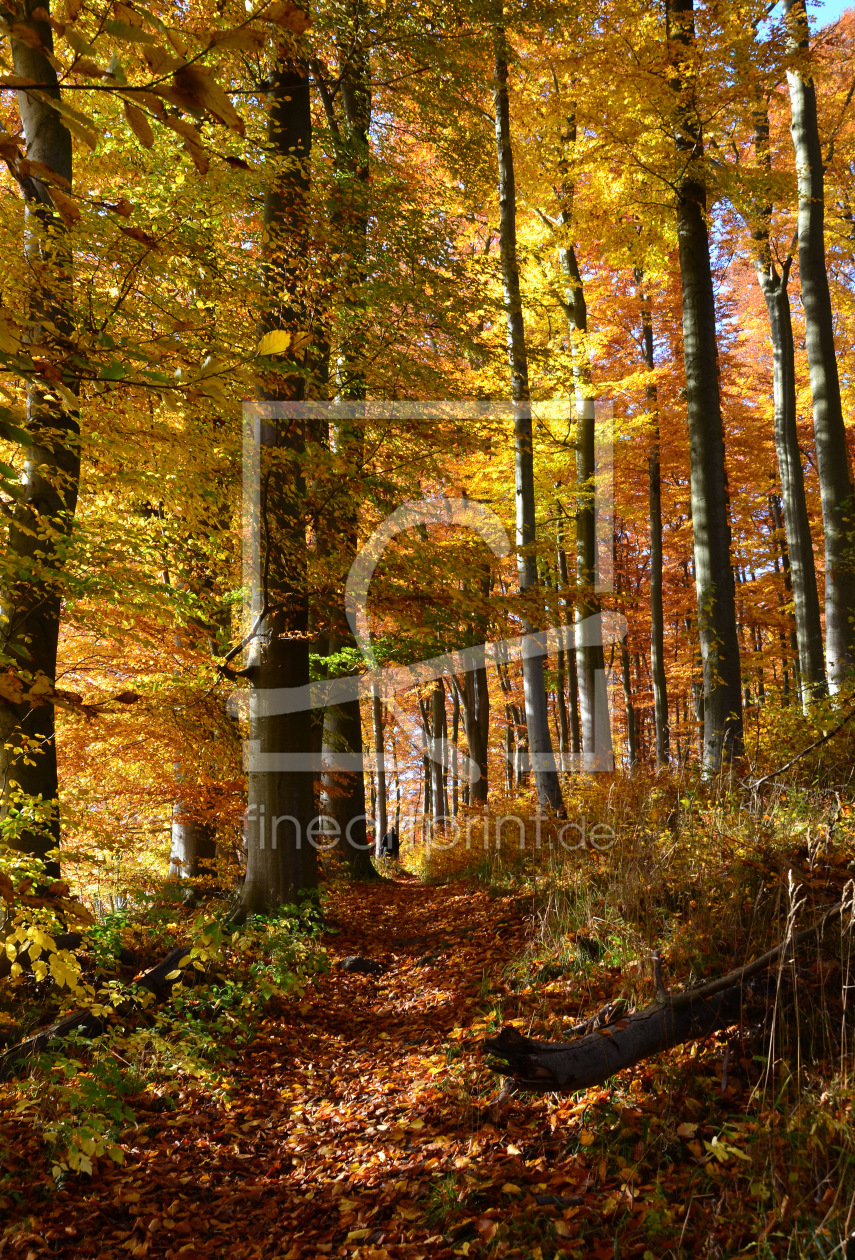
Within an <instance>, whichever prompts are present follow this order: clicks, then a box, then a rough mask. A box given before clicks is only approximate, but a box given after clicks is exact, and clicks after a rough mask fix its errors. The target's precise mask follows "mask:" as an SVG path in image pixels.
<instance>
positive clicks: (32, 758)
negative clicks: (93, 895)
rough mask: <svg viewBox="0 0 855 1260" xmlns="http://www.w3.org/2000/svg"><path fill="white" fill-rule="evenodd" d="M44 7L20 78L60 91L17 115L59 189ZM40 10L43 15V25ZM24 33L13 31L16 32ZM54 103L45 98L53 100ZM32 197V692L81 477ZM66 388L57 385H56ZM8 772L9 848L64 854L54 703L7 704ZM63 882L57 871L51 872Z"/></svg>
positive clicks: (28, 8)
mask: <svg viewBox="0 0 855 1260" xmlns="http://www.w3.org/2000/svg"><path fill="white" fill-rule="evenodd" d="M47 9H48V4H47V2H46V0H44V2H43V0H24V2H23V4H22V12H21V15H20V17H18V18H16V21H17V22H18V23H19V26H20V29H21V30H22V31H23V30H30V31H32V32H33V33H34V35H35V36H36V37H37V42H38V41H40V43H41V45H42V46H43V47H44V49H45V50H46V52H43V51H41V50H40V48H38V47H37V48H32V47H30V45H29V44H28V43H26V42H24V41H23V40H20V39H17V38H15V35H14V33H13V36H12V41H11V42H12V59H13V63H14V70H15V74H17V75H20V76H21V77H22V78H26V79H30V80H33V81H35V82H36V83H44V84H48V85H50V86H48V87H45V88H42V89H41V90H40V92H39V95H38V96H36V95H35V94H32V93H27V92H26V91H24V90H19V92H18V109H19V111H20V115H21V125H22V129H23V133H24V138H25V140H26V145H27V160H28V161H29V162H32V163H44V165H45V166H47V167H49V168H50V169H51V171H53V172H55V173H56V175H57V177H58V180H66V181H68V185H69V186H70V184H71V176H72V150H71V136H70V135H69V133H68V131H67V129H66V127H65V125H64V123H63V122H62V120H61V118H60V115H59V114H58V113H57V112H56V111H55V110H54V109H52V108H51V106H50V105H49V104H48V103H47V102H48V100H57V101H58V100H59V99H60V89H59V87H58V86H57V76H56V71H55V69H54V67H53V65H52V64H51V62H50V60H49V57H48V54H52V52H53V33H52V31H51V28H50V26H49V24H48V22H47V20H46V19H47ZM36 13H38V15H39V16H37V17H36V16H33V15H34V14H36ZM15 29H16V28H13V31H14V30H15ZM45 98H47V99H45ZM19 182H20V185H21V189H22V192H23V194H24V198H25V208H24V255H25V263H26V271H27V275H28V276H29V292H28V295H27V312H26V319H27V323H28V332H27V339H28V340H29V341H30V342H32V343H33V344H34V345H38V347H39V351H38V353H39V354H40V355H41V356H42V357H43V358H45V357H46V358H48V359H50V366H51V369H52V371H54V372H59V373H60V374H61V379H62V382H63V385H64V390H65V396H63V397H62V398H60V397H58V392H57V389H56V385H55V384H53V383H52V381H51V380H47V379H46V378H45V381H41V380H38V379H37V380H33V381H31V383H30V384H29V385H28V387H27V418H26V430H27V432H28V434H29V436H30V439H31V443H32V444H31V445H29V446H27V450H26V458H25V461H24V473H25V476H24V479H23V480H24V485H23V490H22V495H21V498H20V499H19V501H18V504H17V506H16V508H15V511H14V516H13V519H12V521H11V522H10V525H9V537H8V543H7V551H6V556H7V571H8V572H9V573H10V578H9V579H8V582H7V585H6V587H5V589H4V590H3V591H2V594H0V607H2V617H3V620H2V633H0V654H2V658H3V663H4V664H5V667H6V668H8V669H10V670H11V671H12V672H13V673H14V674H15V675H16V676H17V677H18V678H19V679H20V680H21V681H22V682H23V683H24V690H25V691H29V689H30V685H31V683H32V682H33V680H34V679H36V678H37V677H39V676H40V675H44V676H45V677H46V678H48V679H49V680H50V682H51V684H53V683H54V680H55V679H56V656H57V643H58V639H59V620H60V613H61V601H62V587H61V572H62V566H63V558H64V553H65V550H66V540H67V539H68V537H69V535H70V533H71V529H72V524H73V521H74V513H75V509H76V506H77V493H78V485H79V479H80V449H79V423H78V416H77V410H76V407H75V406H74V405H73V402H72V401H71V400H70V399H69V398H68V397H67V395H68V393H69V391H70V392H71V394H72V395H75V394H76V393H77V389H78V382H77V377H76V369H75V368H73V366H72V365H71V363H70V355H71V353H72V334H73V298H72V269H73V256H72V251H71V247H70V244H69V241H68V235H67V231H66V228H65V225H64V223H63V221H62V218H61V216H60V215H59V214H58V213H57V211H56V210H55V209H54V206H53V202H52V201H51V197H50V192H49V190H48V188H47V187H46V186H45V185H44V184H43V183H42V182H41V180H39V179H38V178H36V177H30V176H21V177H20V180H19ZM55 379H56V378H55ZM0 774H2V785H3V788H2V791H3V797H2V805H0V811H2V815H3V816H4V817H5V816H6V815H7V814H8V812H9V810H10V808H13V809H15V808H18V807H20V809H21V813H22V816H23V817H24V818H26V817H27V815H28V814H31V815H32V816H33V817H34V822H33V824H32V825H30V826H25V827H23V829H22V830H20V831H17V830H16V831H15V832H14V833H13V835H11V836H10V839H9V843H10V844H11V846H12V847H13V848H15V849H17V850H19V851H20V852H23V853H31V854H33V855H34V856H36V857H40V858H42V859H44V858H45V857H46V855H47V854H48V853H49V852H50V851H51V850H54V849H56V848H57V847H58V846H59V837H60V825H59V800H58V795H59V784H58V779H57V766H56V736H55V718H54V707H53V705H52V704H46V703H42V704H38V703H35V704H30V703H28V702H27V701H26V700H24V701H22V702H21V703H19V704H10V703H8V702H6V701H4V702H2V703H0ZM46 870H47V873H48V874H50V875H58V874H59V863H58V862H57V861H51V862H47V863H46Z"/></svg>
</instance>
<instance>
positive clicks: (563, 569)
mask: <svg viewBox="0 0 855 1260" xmlns="http://www.w3.org/2000/svg"><path fill="white" fill-rule="evenodd" d="M556 531H557V534H556V540H557V543H558V547H557V551H558V576H559V579H560V582H561V597H562V600H563V607H564V623H565V625H566V624H569V621H568V614H570V615H572V608H573V603H572V601H571V599H570V574H569V570H568V567H567V551H566V550H565V547H564V521H563V516H562V513H561V512H560V510H559V513H558V519H557V523H556ZM564 662H565V665H566V667H567V691H568V694H569V697H570V715H569V718H570V752H571V753H572V754H573V756H574V757H578V756H579V754H580V753H581V751H582V731H581V725H580V722H579V685H578V675H577V669H576V648H575V643H573V642H572V641H571V643H570V645H569V647H568V648H567V651H566V652H565V654H564Z"/></svg>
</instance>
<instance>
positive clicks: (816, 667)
mask: <svg viewBox="0 0 855 1260" xmlns="http://www.w3.org/2000/svg"><path fill="white" fill-rule="evenodd" d="M754 144H755V151H756V154H757V162H758V165H759V166H760V167H761V169H763V170H764V171H766V172H770V171H771V168H772V161H771V152H770V148H769V114H768V109H766V108H763V109H762V110H758V112H757V115H756V117H755V128H754ZM771 218H772V207H771V205H764V206H762V207H760V208H759V214H758V216H757V221H756V223H755V225H754V230H753V233H752V235H753V238H754V243H755V251H756V252H755V258H754V269H755V271H756V273H757V280H758V283H759V285H760V288H761V290H762V292H763V297H764V299H765V302H766V309H767V311H768V313H769V332H770V336H771V340H772V354H773V364H774V366H773V396H774V405H775V452H776V454H777V457H778V475H779V477H780V479H781V494H782V497H783V507H784V513H783V515H784V528H785V531H786V539H787V554H788V556H789V575H790V581H791V582H792V592H793V610H794V613H795V619H796V639H797V641H798V656H799V665H800V669H801V683H802V698H803V702H804V703H805V705H807V704H808V702H809V700H810V699H811V697H814V698H816V697H819V696H821V695H822V694H823V693H824V691H825V664H824V661H823V650H822V622H821V620H820V611H819V593H818V591H817V583H816V566H815V564H814V555H813V542H812V540H811V532H810V521H809V520H808V512H807V500H806V498H805V481H804V473H803V471H802V456H801V451H800V450H799V435H798V429H797V427H796V368H795V351H794V347H793V325H792V319H791V316H790V295H789V292H788V284H789V279H790V267H791V266H792V256H790V257H788V258H786V259H785V260H784V263H783V264H782V266H781V268H780V270H779V269H778V268H777V267H776V266H775V260H774V258H773V257H772V247H771V241H770V224H771Z"/></svg>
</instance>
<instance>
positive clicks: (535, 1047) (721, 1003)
mask: <svg viewBox="0 0 855 1260" xmlns="http://www.w3.org/2000/svg"><path fill="white" fill-rule="evenodd" d="M846 904H847V905H848V903H846ZM843 909H844V903H843V902H838V903H837V904H836V905H834V906H830V907H829V908H828V909H827V910H826V911H825V913H824V914H823V915H822V917H821V918H820V919H819V920H818V921H817V922H816V923H814V924H813V926H812V927H809V928H805V929H804V930H803V931H801V932H796V933H795V934H791V933H788V935H787V938H786V939H785V940H784V941H783V942H782V944H780V945H776V946H775V948H774V949H770V950H769V951H768V952H767V953H765V954H762V955H761V956H760V957H759V958H756V959H755V960H754V961H753V962H750V963H747V964H746V965H745V966H744V967H740V968H739V969H738V970H736V971H731V972H730V973H728V974H727V975H725V976H720V977H719V978H718V979H717V980H711V981H710V982H709V983H708V984H704V985H700V986H699V987H698V988H697V989H695V990H692V989H688V990H686V991H684V992H683V993H676V994H672V995H669V994H668V992H667V991H666V989H665V988H664V986H663V984H662V978H661V963H660V962H659V956H658V952H657V953H656V954H654V956H653V957H654V977H655V981H656V990H657V996H656V999H655V1001H654V1002H653V1003H652V1004H651V1005H650V1006H648V1007H646V1008H645V1009H644V1010H642V1011H632V1012H629V1013H628V1014H626V1015H624V1014H623V1010H624V1009H625V1003H624V1002H623V1001H622V1000H618V1002H616V1003H612V1004H610V1005H609V1006H606V1007H604V1008H603V1009H602V1010H601V1011H600V1012H599V1013H598V1014H597V1015H595V1016H594V1017H593V1018H592V1019H590V1020H588V1021H587V1022H586V1023H585V1024H582V1025H580V1026H579V1027H578V1028H577V1029H574V1030H573V1031H574V1032H576V1033H582V1034H583V1035H581V1036H577V1037H576V1039H575V1040H574V1041H569V1042H560V1041H533V1040H531V1039H530V1038H528V1037H523V1036H522V1035H521V1034H520V1033H518V1032H517V1030H516V1029H515V1028H513V1027H510V1026H506V1027H505V1028H503V1029H502V1031H501V1032H500V1033H499V1035H498V1036H497V1037H488V1038H485V1040H484V1049H485V1050H486V1052H487V1053H488V1054H492V1055H495V1056H496V1058H498V1059H501V1060H504V1062H505V1063H506V1064H507V1068H505V1067H500V1068H497V1069H496V1070H498V1071H501V1072H505V1073H506V1074H509V1075H511V1076H513V1078H514V1079H515V1081H516V1083H517V1084H518V1085H520V1086H522V1088H524V1089H531V1090H537V1091H552V1090H560V1091H561V1092H562V1093H570V1092H575V1091H576V1090H581V1089H589V1088H590V1087H591V1086H592V1085H600V1084H602V1082H603V1081H606V1080H608V1079H609V1077H611V1076H614V1075H615V1074H616V1073H617V1072H620V1071H622V1070H623V1069H624V1068H628V1067H632V1066H633V1065H634V1064H636V1063H640V1062H641V1060H642V1059H647V1058H649V1057H650V1056H651V1055H654V1054H660V1053H661V1052H662V1051H663V1050H669V1049H671V1047H672V1046H678V1045H680V1044H681V1043H683V1042H685V1041H696V1040H701V1039H703V1038H705V1037H708V1036H709V1035H710V1033H712V1032H715V1031H716V1029H718V1028H726V1027H727V1026H728V1024H736V1023H740V1022H741V1021H742V1020H743V1019H745V1018H746V1016H747V1015H748V1014H749V1011H750V1007H751V1004H752V1003H753V1002H754V1001H755V1000H758V999H759V1003H758V1004H760V1005H761V1009H762V1011H763V1012H764V1013H765V1010H766V1009H767V1001H766V998H767V995H769V996H771V998H772V1002H775V1001H776V996H777V994H776V990H777V986H776V984H775V982H774V980H770V979H769V978H768V977H764V976H763V973H764V972H766V971H768V970H769V968H770V967H772V966H773V965H774V964H775V963H778V961H779V959H780V958H781V956H782V954H785V953H786V954H788V955H790V956H792V953H793V952H794V951H795V950H796V948H797V947H798V946H799V945H801V944H803V943H805V942H807V941H812V940H815V939H816V937H817V936H820V935H821V934H822V933H823V931H824V929H825V928H826V926H827V925H828V924H829V923H832V922H835V921H836V920H837V919H839V917H840V914H841V911H842V910H843Z"/></svg>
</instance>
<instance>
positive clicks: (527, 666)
mask: <svg viewBox="0 0 855 1260" xmlns="http://www.w3.org/2000/svg"><path fill="white" fill-rule="evenodd" d="M497 14H498V18H497V21H496V25H495V28H494V49H495V82H494V87H493V99H494V105H495V111H496V154H497V157H498V166H499V243H500V249H501V259H502V281H503V285H504V300H505V313H506V316H507V325H508V337H507V340H508V361H509V363H510V369H511V397H512V398H513V401H514V403H515V404H517V405H516V407H515V413H516V418H515V420H514V469H515V487H516V518H517V568H518V573H519V588H520V593H521V594H522V595H525V594H526V593H527V592H529V591H532V592H536V591H537V586H538V582H537V559H536V555H535V547H536V523H535V497H534V450H533V433H532V423H531V402H530V394H529V384H528V359H527V355H526V344H525V326H524V324H523V314H522V301H521V298H520V277H519V265H518V261H517V207H516V185H515V181H514V159H513V150H512V147H511V122H510V100H509V96H508V46H507V39H506V36H505V29H504V26H503V18H502V3H501V0H499V3H498V5H497ZM524 626H525V630H526V633H530V631H531V630H532V628H533V627H532V625H531V622H530V621H529V620H527V619H524ZM523 688H524V693H525V714H526V725H527V728H528V741H529V748H530V752H531V759H532V769H533V772H534V782H535V787H536V790H537V799H538V801H539V803H540V805H541V806H542V807H544V808H549V809H553V810H555V811H556V812H561V810H562V809H563V803H562V800H561V787H560V784H559V780H558V772H557V770H556V768H555V757H554V753H553V749H552V736H551V735H550V732H549V719H548V714H547V709H546V691H545V689H544V678H543V658H542V657H540V656H531V657H530V656H525V657H523Z"/></svg>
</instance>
